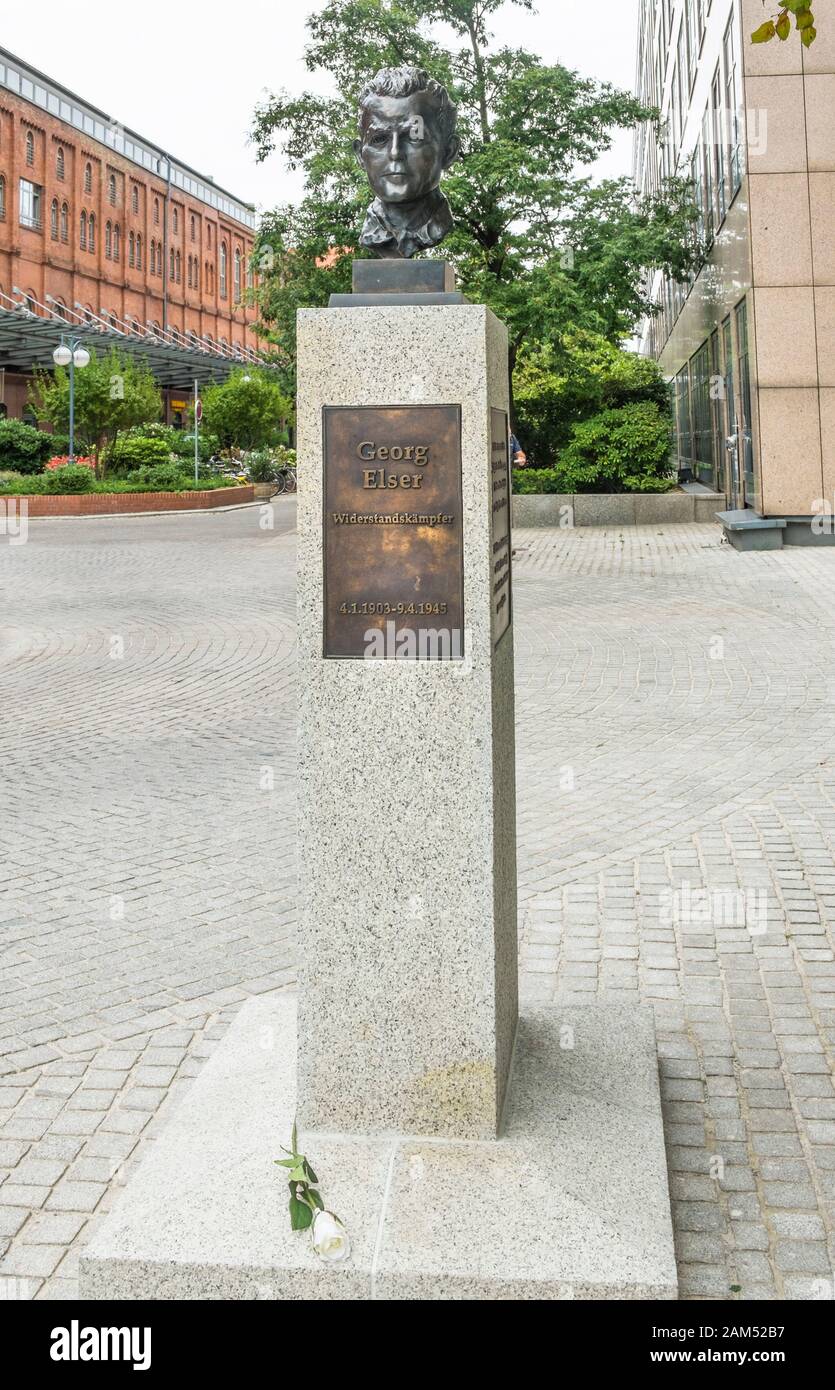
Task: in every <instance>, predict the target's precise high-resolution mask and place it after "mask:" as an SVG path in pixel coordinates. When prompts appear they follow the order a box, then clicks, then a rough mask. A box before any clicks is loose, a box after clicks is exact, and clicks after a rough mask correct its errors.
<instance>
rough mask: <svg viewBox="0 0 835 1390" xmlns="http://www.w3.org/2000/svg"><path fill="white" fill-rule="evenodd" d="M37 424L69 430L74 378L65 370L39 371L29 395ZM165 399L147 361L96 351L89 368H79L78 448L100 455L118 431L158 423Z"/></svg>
mask: <svg viewBox="0 0 835 1390" xmlns="http://www.w3.org/2000/svg"><path fill="white" fill-rule="evenodd" d="M29 403H30V405H31V407H32V409H33V411H34V412H35V415H36V417H37V419H38V420H47V421H48V422H49V423H50V424H51V425H53V426H55V427H56V428H58V429H61V430H65V431H66V430H67V429H68V428H69V419H70V374H69V371H68V369H67V368H65V367H56V368H55V370H54V372H38V373H37V374H36V376H35V378H34V381H33V382H32V385H31V387H30V391H29ZM161 412H162V398H161V396H160V392H159V387H158V386H157V384H156V382H155V381H154V378H153V375H152V373H151V370H150V368H149V367H148V366H146V365H145V363H144V362H141V361H137V359H136V358H134V357H129V356H128V355H127V354H126V353H122V352H120V351H119V349H118V348H115V347H113V348H110V349H109V351H108V352H105V353H102V354H101V355H100V354H99V353H97V352H96V350H95V349H92V350H91V352H90V361H89V363H88V365H87V366H86V367H77V368H76V369H75V449H76V452H77V453H80V452H82V451H84V452H91V451H93V450H97V451H101V450H102V449H103V448H104V446H105V445H106V444H107V443H109V442H112V441H113V440H114V439H115V438H116V435H117V434H118V432H119V430H123V429H128V428H129V426H131V425H139V424H144V423H145V422H146V421H149V420H158V419H159V417H160V414H161Z"/></svg>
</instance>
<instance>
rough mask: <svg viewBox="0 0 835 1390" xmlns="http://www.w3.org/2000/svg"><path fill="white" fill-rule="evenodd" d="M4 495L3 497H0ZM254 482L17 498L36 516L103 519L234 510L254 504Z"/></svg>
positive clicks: (16, 498) (31, 514)
mask: <svg viewBox="0 0 835 1390" xmlns="http://www.w3.org/2000/svg"><path fill="white" fill-rule="evenodd" d="M0 496H2V494H0ZM254 497H255V489H254V487H253V485H252V483H245V484H242V485H241V486H240V487H222V488H212V489H211V490H206V491H202V490H201V491H194V492H81V493H53V494H45V493H39V494H35V495H33V496H27V495H26V494H25V493H24V494H23V495H18V496H16V497H15V502H16V503H17V504H18V505H20V503H21V502H25V503H26V504H27V514H28V515H29V516H30V517H34V516H104V515H108V514H112V513H120V512H121V513H124V512H127V513H130V514H136V513H141V512H180V511H200V510H201V509H205V508H211V507H235V506H241V505H242V504H243V503H245V502H252V501H253V500H254Z"/></svg>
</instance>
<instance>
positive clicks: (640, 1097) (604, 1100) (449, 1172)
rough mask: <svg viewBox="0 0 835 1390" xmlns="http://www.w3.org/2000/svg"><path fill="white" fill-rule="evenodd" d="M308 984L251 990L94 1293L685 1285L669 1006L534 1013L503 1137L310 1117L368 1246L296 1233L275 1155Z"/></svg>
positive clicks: (637, 1292) (95, 1280) (667, 1294)
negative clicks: (328, 1251) (676, 1213)
mask: <svg viewBox="0 0 835 1390" xmlns="http://www.w3.org/2000/svg"><path fill="white" fill-rule="evenodd" d="M295 1015H296V1000H295V996H294V995H292V994H280V995H276V996H273V997H268V998H261V999H257V1000H250V1001H248V1002H247V1003H246V1004H244V1005H243V1007H242V1009H241V1011H240V1013H239V1014H238V1016H237V1018H236V1020H235V1022H234V1023H233V1024H232V1027H231V1029H230V1031H229V1033H228V1034H227V1036H226V1038H224V1040H223V1041H222V1042H221V1044H220V1045H219V1047H218V1048H217V1050H216V1052H215V1053H214V1055H213V1056H212V1057H211V1058H210V1059H209V1061H208V1062H207V1063H206V1065H205V1067H204V1068H203V1070H202V1072H201V1073H200V1075H199V1076H198V1077H197V1079H196V1080H195V1082H194V1083H193V1085H192V1087H191V1089H190V1091H189V1092H188V1093H187V1094H186V1095H185V1096H184V1097H183V1098H182V1099H181V1101H180V1102H179V1105H178V1107H177V1109H176V1110H175V1111H174V1113H173V1115H172V1117H171V1118H170V1120H169V1121H168V1124H167V1126H166V1127H165V1128H164V1129H163V1131H162V1133H161V1134H160V1136H159V1138H158V1139H157V1140H156V1142H155V1143H154V1145H153V1146H152V1148H151V1150H150V1152H149V1153H148V1155H147V1156H146V1157H145V1158H144V1159H143V1161H142V1163H141V1164H140V1166H139V1168H138V1169H137V1170H136V1173H135V1174H134V1175H133V1177H132V1178H131V1182H130V1185H129V1186H128V1188H127V1190H126V1191H125V1192H124V1193H123V1195H122V1196H121V1198H120V1199H119V1201H118V1202H117V1203H116V1205H115V1206H114V1209H113V1211H112V1212H111V1214H110V1216H109V1217H108V1219H107V1220H106V1221H105V1223H104V1225H103V1226H102V1227H101V1228H100V1229H99V1231H98V1232H97V1233H96V1235H94V1237H93V1239H92V1241H91V1242H90V1244H89V1245H88V1246H87V1247H86V1250H85V1251H84V1253H83V1255H82V1257H81V1292H82V1296H83V1297H85V1298H92V1299H144V1298H150V1299H219V1300H225V1299H277V1300H282V1301H284V1300H293V1301H297V1300H308V1299H326V1300H329V1299H348V1300H367V1299H379V1300H391V1299H426V1300H456V1299H461V1300H464V1299H485V1300H493V1299H508V1300H516V1299H540V1298H541V1299H572V1298H574V1299H670V1298H675V1296H676V1273H675V1262H674V1259H673V1240H672V1229H671V1225H670V1204H669V1196H668V1192H667V1169H666V1161H665V1153H664V1140H663V1134H662V1127H661V1108H660V1100H659V1090H658V1073H657V1062H656V1051H655V1039H654V1032H653V1024H652V1019H651V1015H650V1014H649V1012H648V1011H646V1010H641V1009H636V1008H635V1006H634V1005H631V1004H624V1003H622V1002H620V1001H619V1002H617V1003H612V1004H606V1003H605V1002H603V1003H601V1002H594V1003H589V1004H583V1005H582V1006H577V1005H571V1006H569V1007H565V1008H561V1007H559V1006H558V1007H553V1008H550V1009H545V1010H541V1009H537V1010H532V1011H530V1012H527V1013H524V1014H523V1016H522V1018H521V1019H520V1024H519V1035H518V1040H517V1047H516V1059H515V1064H514V1069H513V1076H512V1080H511V1084H510V1090H509V1095H508V1103H507V1109H506V1115H505V1126H504V1129H503V1133H502V1136H501V1138H500V1139H498V1140H488V1141H484V1140H482V1141H478V1140H470V1141H467V1140H438V1139H436V1138H433V1137H431V1136H430V1137H427V1136H414V1135H413V1136H399V1135H388V1136H385V1137H382V1136H380V1137H370V1136H367V1137H359V1136H348V1135H332V1134H325V1133H315V1132H302V1133H301V1134H300V1145H301V1147H302V1148H303V1149H304V1151H305V1152H306V1153H308V1154H309V1155H310V1156H311V1159H312V1160H313V1161H314V1162H315V1166H316V1170H317V1174H318V1176H319V1177H320V1179H321V1182H322V1188H323V1191H324V1192H325V1193H326V1194H327V1200H328V1203H329V1204H330V1205H331V1207H332V1208H333V1210H334V1211H336V1212H337V1213H338V1214H339V1216H340V1217H341V1218H342V1220H343V1221H344V1222H345V1225H346V1227H347V1228H348V1231H349V1232H350V1236H351V1242H352V1254H351V1258H350V1260H349V1261H348V1262H347V1263H345V1264H342V1265H331V1266H329V1265H326V1264H322V1263H321V1261H319V1260H318V1259H317V1257H316V1256H315V1255H314V1253H313V1251H312V1248H311V1243H310V1238H309V1234H308V1233H306V1232H298V1233H296V1234H293V1233H292V1232H291V1230H290V1225H289V1221H288V1219H287V1203H286V1184H285V1182H284V1180H283V1177H282V1176H281V1170H280V1169H277V1168H276V1167H275V1166H274V1164H273V1159H275V1158H277V1157H281V1153H280V1148H279V1146H280V1145H281V1144H285V1143H287V1137H288V1135H289V1133H290V1129H291V1127H292V1124H293V1117H294V1114H295V1110H296V1104H297V1097H296V1077H295V1066H294V1060H293V1059H294V1052H295V1046H296V1019H295Z"/></svg>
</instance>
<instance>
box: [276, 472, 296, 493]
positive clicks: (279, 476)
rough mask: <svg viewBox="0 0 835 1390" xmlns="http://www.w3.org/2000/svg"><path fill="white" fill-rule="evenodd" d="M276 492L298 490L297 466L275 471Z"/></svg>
mask: <svg viewBox="0 0 835 1390" xmlns="http://www.w3.org/2000/svg"><path fill="white" fill-rule="evenodd" d="M274 482H275V490H276V492H295V491H296V470H295V468H278V469H276V473H275V478H274Z"/></svg>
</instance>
